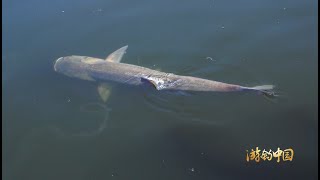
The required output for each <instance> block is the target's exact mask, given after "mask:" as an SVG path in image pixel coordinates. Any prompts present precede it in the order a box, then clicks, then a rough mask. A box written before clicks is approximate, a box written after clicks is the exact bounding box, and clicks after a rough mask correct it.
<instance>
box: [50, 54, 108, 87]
mask: <svg viewBox="0 0 320 180" xmlns="http://www.w3.org/2000/svg"><path fill="white" fill-rule="evenodd" d="M103 62H104V61H103V60H102V59H97V58H91V57H87V56H65V57H60V58H58V59H57V60H56V61H55V63H54V66H53V68H54V70H55V71H56V72H58V73H61V74H64V75H66V76H69V77H74V78H78V79H83V80H89V81H94V78H92V77H91V76H90V73H89V69H90V66H91V65H92V64H96V63H103Z"/></svg>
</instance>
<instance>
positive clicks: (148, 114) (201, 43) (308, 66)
mask: <svg viewBox="0 0 320 180" xmlns="http://www.w3.org/2000/svg"><path fill="white" fill-rule="evenodd" d="M317 5H318V2H317V1H314V0H310V1H301V0H291V1H289V0H280V1H268V0H258V1H257V0H243V1H222V0H199V1H191V0H188V1H179V0H170V1H169V0H162V1H156V0H140V1H138V0H137V1H130V0H120V1H119V0H117V1H116V0H108V1H103V0H79V1H71V0H63V1H62V0H57V1H40V0H28V1H22V0H14V1H9V0H6V1H4V2H3V8H2V10H3V13H2V15H3V16H2V21H3V22H2V30H3V32H2V37H3V40H2V45H3V46H2V52H3V54H2V65H3V68H2V75H3V77H2V86H3V92H2V97H3V100H2V105H3V108H2V110H3V115H2V117H3V120H2V125H3V127H2V135H3V137H2V140H3V143H2V149H3V153H2V157H3V160H2V165H3V168H2V170H3V175H2V177H3V178H4V179H10V180H16V179H24V180H26V179H30V180H31V179H32V180H37V179H39V180H43V179H47V180H50V179H52V180H56V179H61V180H63V179H69V180H70V179H76V180H81V179H84V180H85V179H140V180H141V179H240V178H241V179H280V178H286V179H289V178H291V179H302V178H304V179H317V177H318V170H317V167H318V165H317V163H318V153H317V152H318V138H317V135H318V128H317V125H318V110H317V108H318V102H317V98H318V94H317V92H318V83H317V80H318V78H317V70H318V69H317V65H318V61H317V59H318V55H317V53H318V51H317V48H318V46H317V43H318V42H317V39H318V34H317V26H318V23H317V20H318V18H317V16H318V13H317ZM127 44H128V45H129V49H128V51H127V54H126V55H125V56H124V59H123V62H125V63H130V64H136V65H140V66H144V67H148V68H152V69H160V70H162V71H165V72H172V73H176V74H181V75H191V76H196V77H201V78H206V79H212V80H217V81H223V82H228V83H235V84H240V85H246V86H256V85H262V84H274V85H276V86H277V88H278V91H279V92H281V93H282V94H283V97H284V98H282V99H281V101H279V102H277V103H273V102H270V101H268V100H266V99H265V98H263V97H261V96H256V95H254V94H234V93H232V94H216V93H214V94H205V95H184V94H163V93H159V92H156V91H152V90H151V91H149V90H150V89H149V90H148V89H143V90H139V89H134V88H131V87H122V86H121V87H115V88H114V90H113V92H112V96H111V97H110V99H109V100H108V102H107V103H105V104H102V101H101V100H100V99H99V96H98V94H97V91H96V88H97V87H96V84H95V83H92V82H87V81H81V80H77V79H71V78H68V77H65V76H62V75H60V74H57V73H56V72H54V70H53V62H54V60H55V59H57V58H59V57H61V56H67V55H85V56H92V57H97V58H105V57H106V56H107V55H108V54H109V53H111V52H112V51H114V50H116V49H118V48H120V47H122V46H124V45H127ZM256 146H258V147H260V148H261V149H264V148H265V149H268V150H269V149H273V150H276V148H277V147H280V148H282V149H286V148H289V147H291V148H293V149H294V151H295V157H294V161H293V162H282V163H279V164H277V163H276V162H275V161H272V162H260V163H247V162H246V161H245V155H246V150H251V149H252V148H255V147H256Z"/></svg>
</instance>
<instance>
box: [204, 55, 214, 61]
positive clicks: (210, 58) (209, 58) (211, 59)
mask: <svg viewBox="0 0 320 180" xmlns="http://www.w3.org/2000/svg"><path fill="white" fill-rule="evenodd" d="M206 59H208V60H210V61H215V60H214V59H213V58H212V57H209V56H208V57H206Z"/></svg>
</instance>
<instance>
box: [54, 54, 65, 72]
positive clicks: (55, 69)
mask: <svg viewBox="0 0 320 180" xmlns="http://www.w3.org/2000/svg"><path fill="white" fill-rule="evenodd" d="M62 59H63V57H60V58H58V59H57V60H56V61H55V63H54V66H53V69H54V71H57V64H58V63H59V61H60V60H62Z"/></svg>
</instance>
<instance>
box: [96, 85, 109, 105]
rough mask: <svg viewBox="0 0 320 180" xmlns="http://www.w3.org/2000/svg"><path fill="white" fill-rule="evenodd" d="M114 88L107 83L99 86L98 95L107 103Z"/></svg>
mask: <svg viewBox="0 0 320 180" xmlns="http://www.w3.org/2000/svg"><path fill="white" fill-rule="evenodd" d="M111 90H112V87H111V86H110V85H108V84H106V83H101V84H99V85H98V93H99V95H100V98H101V99H102V101H103V102H107V100H108V99H109V97H110V94H111Z"/></svg>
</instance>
